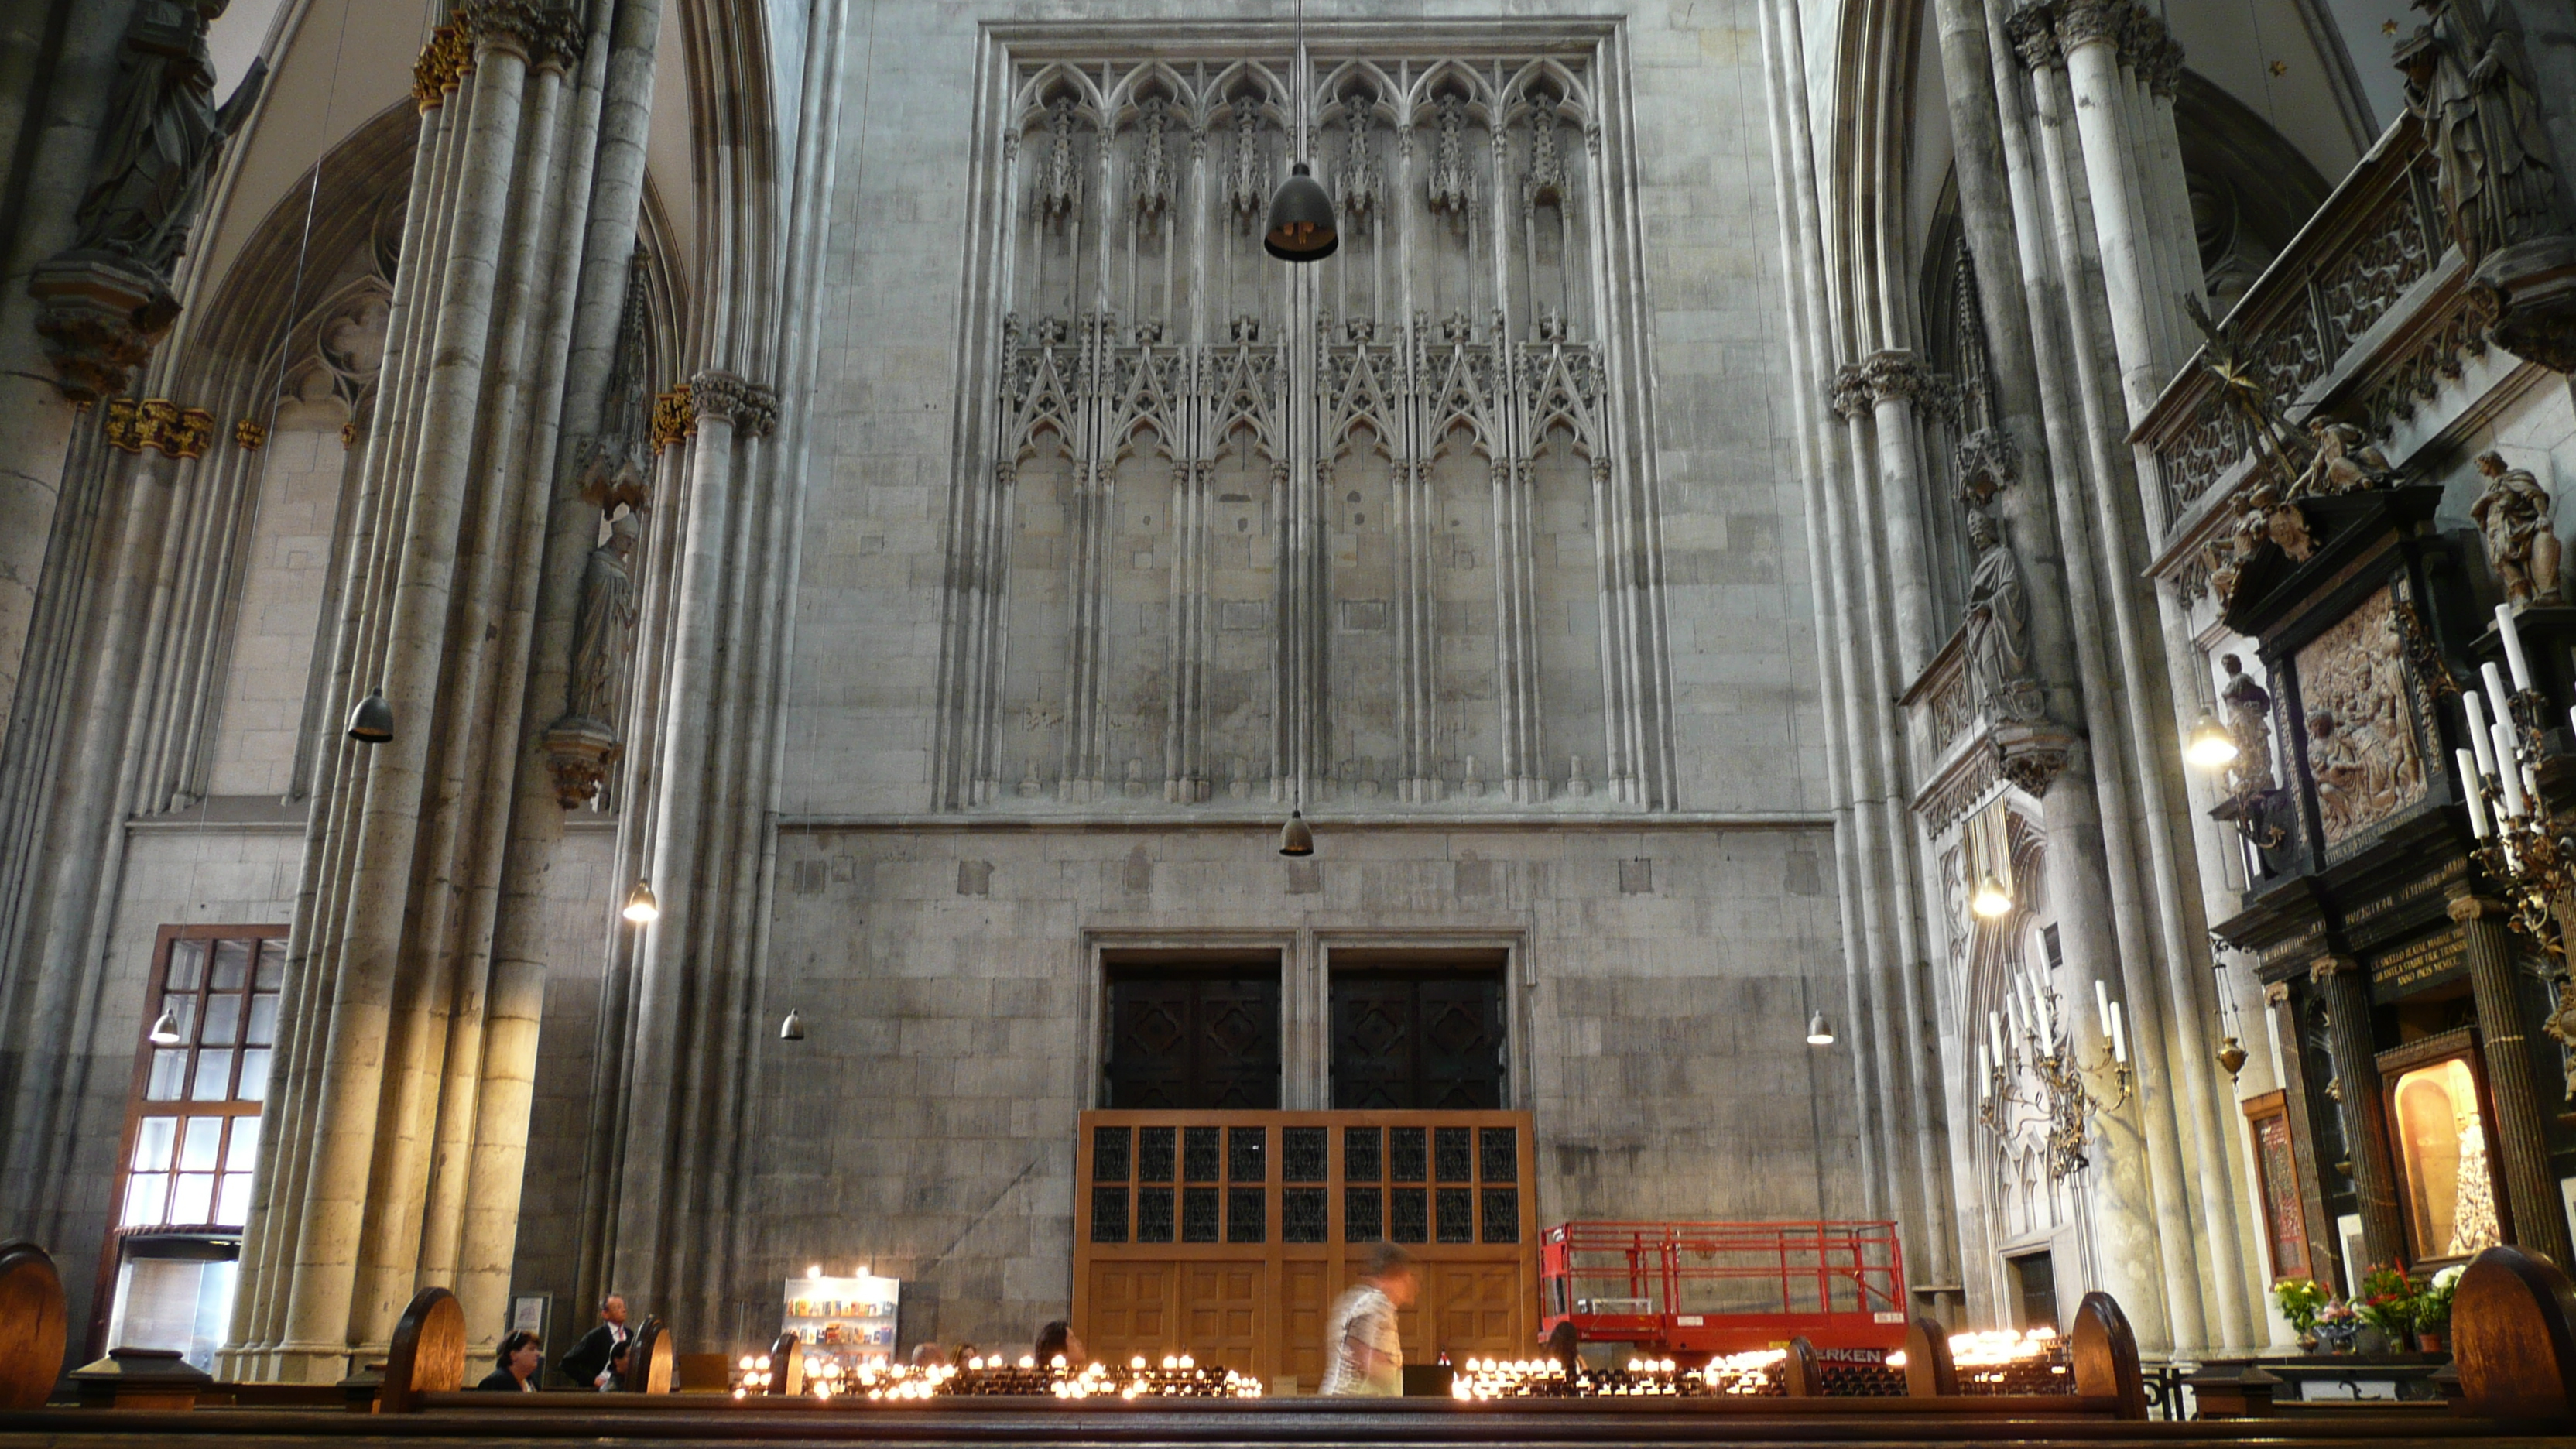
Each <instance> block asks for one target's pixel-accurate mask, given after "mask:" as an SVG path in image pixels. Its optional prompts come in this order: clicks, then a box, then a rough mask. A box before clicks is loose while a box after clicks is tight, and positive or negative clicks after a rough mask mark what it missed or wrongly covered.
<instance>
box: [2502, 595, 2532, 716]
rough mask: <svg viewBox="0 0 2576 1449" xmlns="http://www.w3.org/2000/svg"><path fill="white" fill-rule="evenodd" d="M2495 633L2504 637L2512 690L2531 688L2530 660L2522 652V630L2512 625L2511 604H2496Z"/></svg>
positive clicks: (2515, 691)
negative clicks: (2511, 674) (2511, 677)
mask: <svg viewBox="0 0 2576 1449" xmlns="http://www.w3.org/2000/svg"><path fill="white" fill-rule="evenodd" d="M2496 633H2498V634H2500V635H2502V636H2503V638H2504V662H2505V664H2506V665H2507V667H2509V668H2511V669H2512V670H2513V691H2514V693H2516V694H2520V693H2521V692H2522V691H2524V690H2526V689H2529V688H2531V661H2530V660H2528V659H2526V658H2524V657H2523V654H2522V631H2521V630H2520V629H2517V628H2515V627H2514V624H2513V605H2511V604H2498V605H2496Z"/></svg>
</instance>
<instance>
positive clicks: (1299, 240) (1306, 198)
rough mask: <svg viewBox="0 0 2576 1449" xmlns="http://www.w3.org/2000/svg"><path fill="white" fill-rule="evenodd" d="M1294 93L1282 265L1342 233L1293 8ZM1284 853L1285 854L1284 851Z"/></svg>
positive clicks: (1280, 202)
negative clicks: (1294, 154)
mask: <svg viewBox="0 0 2576 1449" xmlns="http://www.w3.org/2000/svg"><path fill="white" fill-rule="evenodd" d="M1289 84H1291V85H1293V86H1295V87H1296V88H1297V104H1296V106H1295V107H1294V108H1293V114H1294V115H1295V117H1296V122H1297V136H1296V146H1297V150H1298V153H1299V158H1300V159H1299V160H1298V161H1297V162H1296V163H1295V164H1293V165H1291V166H1290V167H1289V168H1288V179H1287V180H1285V181H1282V182H1280V183H1279V189H1278V190H1277V191H1274V192H1272V193H1271V194H1270V224H1269V225H1268V226H1266V227H1263V228H1262V231H1261V249H1262V250H1263V251H1266V252H1268V253H1270V254H1271V255H1272V256H1274V257H1277V258H1278V259H1279V260H1281V261H1283V262H1320V261H1322V260H1323V259H1324V258H1326V257H1329V256H1331V255H1332V254H1333V252H1334V250H1335V249H1337V248H1338V247H1340V246H1341V244H1342V233H1341V228H1339V227H1338V226H1336V225H1334V223H1333V198H1331V197H1330V196H1327V195H1325V194H1324V187H1323V183H1321V182H1319V181H1317V180H1316V179H1315V173H1314V172H1313V170H1312V169H1310V168H1309V167H1308V166H1307V164H1306V162H1305V160H1304V159H1303V157H1304V152H1305V150H1306V6H1305V0H1298V5H1297V68H1296V70H1295V71H1294V72H1293V73H1292V74H1291V76H1290V78H1289ZM1282 853H1283V854H1284V853H1286V852H1285V850H1284V848H1283V851H1282Z"/></svg>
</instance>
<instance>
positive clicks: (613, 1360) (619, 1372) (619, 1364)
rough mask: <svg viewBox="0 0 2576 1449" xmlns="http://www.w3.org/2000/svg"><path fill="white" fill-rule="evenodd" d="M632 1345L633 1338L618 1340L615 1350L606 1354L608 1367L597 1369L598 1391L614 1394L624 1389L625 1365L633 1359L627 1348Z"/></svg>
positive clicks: (633, 1342) (633, 1343)
mask: <svg viewBox="0 0 2576 1449" xmlns="http://www.w3.org/2000/svg"><path fill="white" fill-rule="evenodd" d="M634 1346H635V1340H633V1339H631V1338H625V1339H620V1340H618V1343H617V1348H616V1350H615V1351H614V1352H612V1353H610V1354H609V1356H608V1367H606V1368H604V1369H601V1370H600V1371H599V1391H600V1392H601V1393H603V1394H615V1393H622V1392H624V1391H625V1389H626V1366H627V1364H629V1363H630V1362H632V1361H633V1355H631V1354H629V1353H628V1352H627V1350H628V1349H630V1348H633V1347H634Z"/></svg>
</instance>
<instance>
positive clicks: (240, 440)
mask: <svg viewBox="0 0 2576 1449" xmlns="http://www.w3.org/2000/svg"><path fill="white" fill-rule="evenodd" d="M267 442H268V425H267V424H265V423H263V422H261V421H260V420H259V419H257V418H244V419H242V420H241V421H240V422H237V423H235V424H233V443H234V444H235V446H237V447H239V448H240V449H241V450H242V451H243V452H245V453H256V452H258V451H259V450H260V448H261V446H262V445H263V444H265V443H267Z"/></svg>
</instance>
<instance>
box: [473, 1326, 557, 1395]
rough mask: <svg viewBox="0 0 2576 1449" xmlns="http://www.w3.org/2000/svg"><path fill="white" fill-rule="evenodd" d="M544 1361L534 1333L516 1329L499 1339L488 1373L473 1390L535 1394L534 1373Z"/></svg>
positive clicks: (544, 1356) (544, 1354) (541, 1346)
mask: <svg viewBox="0 0 2576 1449" xmlns="http://www.w3.org/2000/svg"><path fill="white" fill-rule="evenodd" d="M545 1361H546V1349H545V1345H544V1344H541V1343H539V1342H537V1336H536V1335H535V1334H533V1333H530V1332H528V1331H527V1330H526V1329H524V1328H523V1329H520V1330H519V1331H518V1332H516V1333H513V1334H511V1335H510V1336H509V1337H508V1338H505V1339H502V1340H501V1347H500V1348H499V1349H498V1350H496V1351H495V1352H494V1353H493V1355H492V1363H493V1369H492V1371H491V1372H490V1373H488V1374H485V1375H484V1376H483V1382H481V1383H479V1384H476V1385H475V1386H474V1387H476V1388H478V1389H491V1390H493V1391H495V1392H498V1393H504V1394H533V1393H535V1392H536V1391H537V1371H538V1369H539V1368H540V1367H541V1366H543V1365H544V1363H545Z"/></svg>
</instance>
